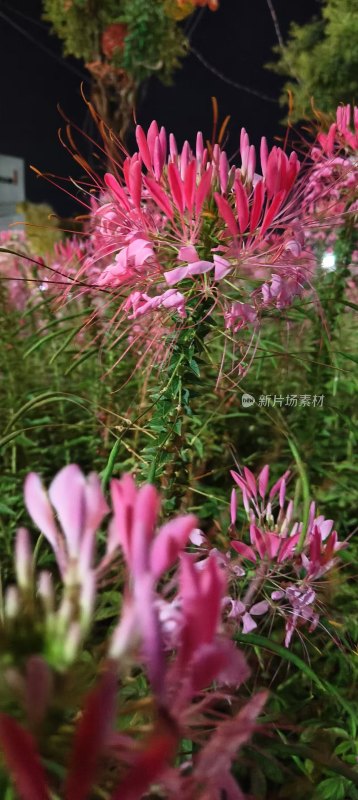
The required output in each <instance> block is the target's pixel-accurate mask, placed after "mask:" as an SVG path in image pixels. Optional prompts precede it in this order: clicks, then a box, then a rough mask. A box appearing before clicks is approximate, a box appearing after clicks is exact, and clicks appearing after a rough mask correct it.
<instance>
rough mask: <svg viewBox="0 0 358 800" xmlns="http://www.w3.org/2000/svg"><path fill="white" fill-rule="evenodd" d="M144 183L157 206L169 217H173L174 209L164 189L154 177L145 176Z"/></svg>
mask: <svg viewBox="0 0 358 800" xmlns="http://www.w3.org/2000/svg"><path fill="white" fill-rule="evenodd" d="M144 183H145V185H146V187H147V189H148V191H149V194H150V195H151V196H152V198H153V200H154V201H155V202H156V204H157V206H158V207H159V208H160V209H161V210H162V211H163V212H164V214H165V215H166V216H167V217H168V219H173V216H174V215H173V209H172V207H171V205H170V202H169V200H168V197H167V195H166V194H165V192H164V191H163V189H161V187H160V186H158V184H157V183H156V182H155V181H154V180H153V179H152V178H148V177H147V176H146V177H144Z"/></svg>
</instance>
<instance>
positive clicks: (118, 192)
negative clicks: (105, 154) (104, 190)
mask: <svg viewBox="0 0 358 800" xmlns="http://www.w3.org/2000/svg"><path fill="white" fill-rule="evenodd" d="M104 182H105V184H106V186H108V188H109V189H110V190H111V192H113V194H114V196H115V197H117V199H118V200H119V202H120V204H121V205H122V206H123V208H125V210H126V211H129V210H130V205H129V203H128V198H127V196H126V193H125V191H124V190H123V189H122V187H121V186H120V185H119V183H118V181H117V179H116V178H115V177H114V175H111V174H110V173H109V172H106V174H105V176H104Z"/></svg>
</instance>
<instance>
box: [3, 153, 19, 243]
mask: <svg viewBox="0 0 358 800" xmlns="http://www.w3.org/2000/svg"><path fill="white" fill-rule="evenodd" d="M24 200H25V162H24V160H23V158H16V157H15V156H4V155H0V230H2V231H3V230H6V229H7V228H8V227H9V225H11V223H13V222H17V221H22V219H23V217H22V216H21V214H18V213H17V211H16V206H17V204H18V203H23V202H24Z"/></svg>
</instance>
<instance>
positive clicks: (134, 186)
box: [78, 122, 315, 332]
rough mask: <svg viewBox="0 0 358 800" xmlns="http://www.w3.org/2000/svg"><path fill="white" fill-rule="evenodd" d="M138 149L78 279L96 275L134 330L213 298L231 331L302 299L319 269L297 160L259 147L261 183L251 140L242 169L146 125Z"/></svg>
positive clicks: (110, 179)
mask: <svg viewBox="0 0 358 800" xmlns="http://www.w3.org/2000/svg"><path fill="white" fill-rule="evenodd" d="M136 140H137V146H138V150H137V152H136V153H134V155H132V156H127V157H126V158H125V160H124V163H123V167H122V168H121V169H119V168H118V167H116V169H115V174H112V173H107V174H106V176H105V187H106V191H104V192H103V193H102V195H101V197H100V198H99V199H98V201H97V205H96V208H95V210H94V213H93V215H92V232H91V242H92V244H90V254H89V256H88V258H87V259H86V260H85V262H84V264H83V266H82V267H81V270H80V271H79V273H78V277H79V278H81V277H82V276H83V275H84V274H85V273H86V271H87V270H91V271H92V272H93V268H95V269H96V270H97V273H98V278H97V285H98V287H105V288H106V289H107V290H110V291H111V292H112V293H113V296H114V297H116V296H117V297H119V298H121V299H120V312H121V313H122V314H123V316H125V317H127V318H128V319H132V320H136V319H138V318H140V317H142V316H144V315H146V316H147V315H149V314H153V312H158V311H161V312H162V314H164V316H165V317H167V318H168V316H169V318H171V317H172V316H173V313H174V315H177V317H179V319H184V318H185V317H186V316H190V315H191V314H192V312H193V309H196V308H197V307H198V306H200V303H201V301H202V300H204V299H205V303H206V307H208V303H209V309H210V314H211V313H214V310H216V309H217V310H219V312H221V314H222V316H223V319H224V327H225V328H226V329H229V330H231V331H233V332H237V331H238V330H239V329H241V328H242V327H245V326H247V325H251V324H254V325H255V324H258V321H259V318H260V315H261V314H262V312H263V311H266V312H267V310H268V309H270V308H279V309H282V308H285V307H286V306H288V305H290V304H291V303H292V302H293V300H294V298H295V297H296V296H299V295H300V294H301V293H302V291H303V289H304V287H305V285H307V284H308V283H309V281H310V278H311V276H312V271H313V270H314V265H315V263H314V258H313V256H312V253H310V252H308V251H306V250H305V245H304V236H303V232H302V225H301V222H300V219H299V214H300V208H299V202H298V200H297V197H296V195H297V193H298V186H299V183H298V181H299V170H300V164H299V161H298V158H297V155H296V153H294V152H293V153H291V155H290V156H289V157H288V156H287V154H286V153H285V152H284V150H282V149H281V148H279V147H273V148H272V149H271V150H270V151H269V149H268V146H267V143H266V140H265V139H264V138H263V139H262V142H261V148H260V162H261V167H260V169H261V175H259V174H257V173H256V172H255V169H256V160H257V158H256V152H255V148H254V146H253V145H251V144H250V141H249V137H248V134H247V133H246V131H245V130H244V129H242V131H241V137H240V155H241V166H240V167H236V166H235V165H231V164H230V163H229V160H228V157H227V154H226V152H225V150H223V149H222V148H221V147H220V146H219V144H215V145H214V146H211V145H210V144H207V146H205V144H204V140H203V136H202V134H201V133H198V135H197V139H196V147H195V151H194V152H193V151H192V149H191V147H190V146H189V143H188V142H185V143H184V145H183V147H182V149H181V151H180V150H179V149H178V146H177V143H176V141H175V138H174V136H173V135H172V134H170V136H169V137H168V136H167V133H166V131H165V129H164V128H163V127H162V128H161V129H160V130H159V128H158V125H157V123H156V122H153V123H152V124H151V126H150V128H149V130H148V133H147V134H145V132H144V131H143V129H142V128H141V127H140V126H139V125H138V126H137V128H136ZM123 295H124V299H123ZM117 317H118V312H117Z"/></svg>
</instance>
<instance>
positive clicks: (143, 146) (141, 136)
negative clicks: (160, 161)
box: [135, 125, 152, 172]
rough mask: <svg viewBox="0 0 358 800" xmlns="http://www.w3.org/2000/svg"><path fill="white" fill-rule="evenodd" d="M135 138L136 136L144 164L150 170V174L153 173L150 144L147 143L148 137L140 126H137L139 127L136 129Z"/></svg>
mask: <svg viewBox="0 0 358 800" xmlns="http://www.w3.org/2000/svg"><path fill="white" fill-rule="evenodd" d="M135 136H136V140H137V144H138V148H139V152H140V154H141V157H142V159H143V162H144V164H145V166H146V167H147V169H148V170H149V172H151V171H152V160H151V157H150V152H149V147H148V143H147V137H146V135H145V133H144V130H143V128H142V127H141V126H140V125H137V127H136V129H135Z"/></svg>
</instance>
